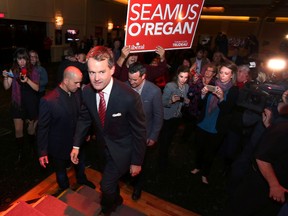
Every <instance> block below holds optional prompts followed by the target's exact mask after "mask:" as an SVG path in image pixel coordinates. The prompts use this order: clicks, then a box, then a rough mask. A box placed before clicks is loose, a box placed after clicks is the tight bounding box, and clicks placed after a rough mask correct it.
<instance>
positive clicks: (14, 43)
mask: <svg viewBox="0 0 288 216" xmlns="http://www.w3.org/2000/svg"><path fill="white" fill-rule="evenodd" d="M0 32H1V33H0V63H1V64H2V65H3V64H9V63H11V61H12V55H13V52H14V51H15V49H16V48H18V47H25V48H27V49H29V50H30V49H34V50H36V51H38V52H39V54H40V58H41V55H42V54H43V41H44V38H45V37H46V23H45V22H34V21H23V20H9V19H0ZM0 68H2V67H1V66H0Z"/></svg>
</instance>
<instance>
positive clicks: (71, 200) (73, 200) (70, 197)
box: [58, 189, 101, 216]
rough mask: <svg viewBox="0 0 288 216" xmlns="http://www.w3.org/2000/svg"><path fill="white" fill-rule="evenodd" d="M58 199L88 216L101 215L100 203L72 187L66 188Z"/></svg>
mask: <svg viewBox="0 0 288 216" xmlns="http://www.w3.org/2000/svg"><path fill="white" fill-rule="evenodd" d="M58 199H59V200H61V201H63V202H65V203H66V204H67V205H69V206H71V207H73V208H75V209H77V210H78V211H80V212H82V213H83V214H85V215H86V216H90V215H91V216H92V215H99V213H100V212H101V206H100V204H99V203H96V202H94V201H91V200H90V199H89V198H87V197H85V196H83V195H81V194H79V193H77V192H75V191H72V190H71V189H67V190H65V191H64V192H63V193H62V194H61V195H60V196H59V197H58Z"/></svg>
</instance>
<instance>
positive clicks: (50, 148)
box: [37, 66, 95, 192]
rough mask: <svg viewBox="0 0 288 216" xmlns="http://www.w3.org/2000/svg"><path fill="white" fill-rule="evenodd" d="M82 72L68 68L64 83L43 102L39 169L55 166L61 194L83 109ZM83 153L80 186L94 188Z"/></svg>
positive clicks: (77, 167)
mask: <svg viewBox="0 0 288 216" xmlns="http://www.w3.org/2000/svg"><path fill="white" fill-rule="evenodd" d="M81 81H82V73H81V71H80V70H79V69H78V68H76V67H74V66H69V67H67V68H66V69H65V70H64V74H63V80H62V82H61V83H60V84H59V85H58V86H57V87H56V88H55V89H54V90H52V91H51V92H49V93H48V94H47V95H45V96H44V97H43V98H41V101H40V108H39V109H40V110H39V122H38V132H37V144H38V154H39V162H40V165H41V166H42V167H44V168H46V166H47V164H49V163H51V162H52V164H53V167H54V169H55V172H56V179H57V183H58V186H59V191H58V192H61V191H63V190H65V189H67V188H68V187H69V179H68V176H67V173H66V167H68V166H69V165H70V163H71V161H70V152H71V150H72V146H73V135H74V131H75V127H76V122H77V118H78V115H79V111H80V106H81V101H82V99H81V90H80V86H81ZM83 154H84V153H83V152H81V156H80V157H79V160H80V162H79V164H77V165H75V172H76V179H77V183H78V184H85V185H87V186H89V187H92V188H95V185H94V184H93V183H92V182H90V181H88V180H87V178H86V175H85V164H84V155H83Z"/></svg>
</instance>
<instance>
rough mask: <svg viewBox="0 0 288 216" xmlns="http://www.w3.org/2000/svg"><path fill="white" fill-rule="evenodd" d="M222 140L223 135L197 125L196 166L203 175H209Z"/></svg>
mask: <svg viewBox="0 0 288 216" xmlns="http://www.w3.org/2000/svg"><path fill="white" fill-rule="evenodd" d="M222 140H223V136H222V135H220V134H218V133H217V134H212V133H209V132H207V131H204V130H202V129H201V128H199V127H197V130H196V158H195V168H197V169H200V170H201V174H202V176H205V177H207V176H208V175H209V173H210V169H211V166H212V164H213V161H214V158H215V156H216V154H217V152H218V149H219V146H220V144H221V142H222Z"/></svg>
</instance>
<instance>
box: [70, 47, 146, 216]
mask: <svg viewBox="0 0 288 216" xmlns="http://www.w3.org/2000/svg"><path fill="white" fill-rule="evenodd" d="M87 59H88V60H87V64H88V73H89V77H90V82H91V83H90V84H89V85H87V86H86V87H85V88H84V90H83V105H82V108H81V112H80V117H79V119H78V122H77V129H76V133H75V137H74V146H73V150H72V152H71V160H72V162H73V163H75V164H77V163H78V158H77V156H78V152H79V147H80V145H81V143H82V141H83V139H84V137H85V134H86V133H87V131H88V130H89V127H90V125H91V123H92V122H94V123H95V125H96V127H97V135H96V136H98V137H101V138H102V141H103V145H104V146H105V147H104V154H105V159H106V164H105V167H104V171H103V175H102V180H101V184H100V185H101V191H102V199H101V206H102V212H103V213H104V214H105V215H110V214H111V213H112V212H113V211H114V210H115V209H116V207H117V206H118V205H120V204H122V202H123V199H122V197H121V196H120V190H119V186H118V181H119V179H120V177H121V176H122V175H123V174H125V173H126V172H127V171H128V170H129V168H130V173H131V175H132V176H136V175H138V174H139V173H140V171H141V165H142V163H143V160H144V155H145V150H146V127H145V114H144V112H143V108H142V102H141V98H140V96H139V94H137V93H136V92H135V91H133V90H132V89H131V88H130V87H129V86H127V85H126V84H125V83H122V82H120V81H118V80H116V79H113V78H112V75H113V73H114V71H115V66H114V58H113V53H112V51H111V50H110V49H109V48H107V47H104V46H96V47H94V48H92V49H91V50H90V51H89V53H88V54H87ZM103 106H104V107H103ZM104 109H106V110H104ZM97 110H98V112H97Z"/></svg>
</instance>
